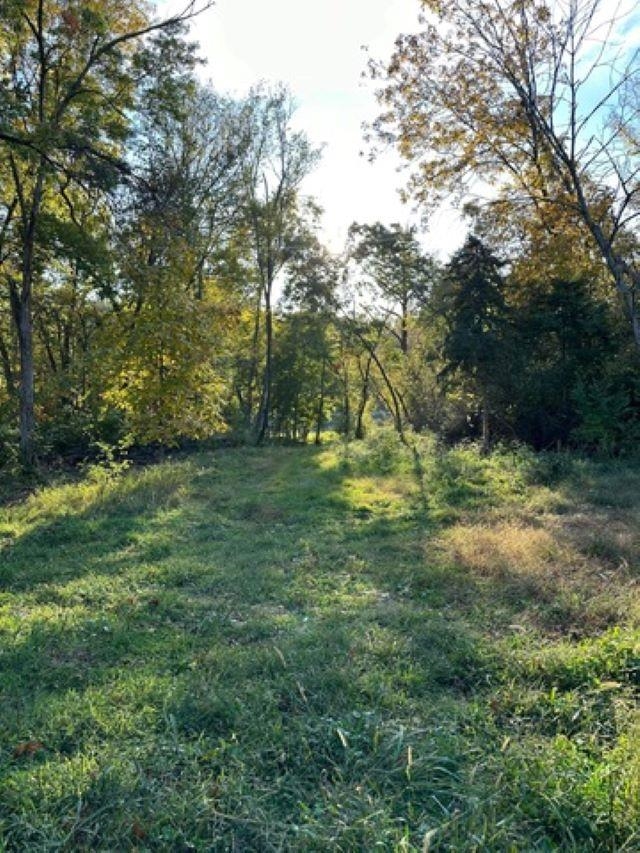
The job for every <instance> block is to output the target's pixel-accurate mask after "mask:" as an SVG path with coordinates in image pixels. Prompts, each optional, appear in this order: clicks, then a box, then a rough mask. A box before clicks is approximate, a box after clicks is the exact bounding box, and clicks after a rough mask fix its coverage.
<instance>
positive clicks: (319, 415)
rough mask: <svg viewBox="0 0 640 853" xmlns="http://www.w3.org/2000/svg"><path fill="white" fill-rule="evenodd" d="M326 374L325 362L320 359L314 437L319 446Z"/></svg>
mask: <svg viewBox="0 0 640 853" xmlns="http://www.w3.org/2000/svg"><path fill="white" fill-rule="evenodd" d="M326 372H327V361H326V359H324V358H323V359H322V370H321V372H320V399H319V400H318V412H317V416H316V437H315V440H314V444H316V445H320V432H321V430H322V421H323V420H324V382H325V375H326Z"/></svg>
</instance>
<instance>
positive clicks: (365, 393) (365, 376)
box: [355, 355, 372, 440]
mask: <svg viewBox="0 0 640 853" xmlns="http://www.w3.org/2000/svg"><path fill="white" fill-rule="evenodd" d="M371 361H372V358H371V355H369V358H368V359H367V365H366V367H365V369H364V371H362V373H361V378H362V393H361V395H360V403H359V405H358V412H357V414H356V431H355V437H356V438H357V439H358V440H362V439H363V438H364V423H363V419H364V413H365V409H366V408H367V402H368V401H369V375H370V373H371Z"/></svg>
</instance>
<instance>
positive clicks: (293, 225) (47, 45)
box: [0, 2, 639, 467]
mask: <svg viewBox="0 0 640 853" xmlns="http://www.w3.org/2000/svg"><path fill="white" fill-rule="evenodd" d="M465 5H466V4H461V8H465ZM526 5H527V4H524V6H525V7H526ZM572 5H575V4H572ZM583 5H584V4H578V6H579V7H582V6H583ZM27 6H29V4H27ZM587 7H589V4H587ZM127 9H128V11H127V14H126V15H123V14H122V7H121V4H119V3H108V2H102V3H98V2H96V3H90V4H81V6H78V7H77V8H76V7H75V6H74V4H72V3H70V4H53V3H51V4H48V3H34V4H33V10H30V7H29V9H27V8H24V4H23V3H11V2H8V3H5V5H4V14H3V16H2V21H1V24H2V41H1V44H2V74H3V79H4V81H5V82H4V86H3V94H2V105H1V106H2V125H1V126H0V143H1V147H0V168H1V169H2V175H3V181H2V197H1V199H0V212H1V224H0V264H1V265H0V271H1V278H2V290H1V291H0V299H1V302H0V362H1V366H2V371H1V373H0V377H1V378H0V382H1V384H0V429H1V432H0V452H1V456H2V460H3V464H4V466H5V467H10V466H12V465H15V464H17V463H18V462H19V463H21V464H22V465H23V466H27V467H29V466H33V464H34V463H35V462H36V460H40V461H41V462H43V463H45V464H46V463H56V462H61V461H71V462H78V461H81V460H83V459H86V458H95V456H96V454H98V455H99V454H100V453H101V452H103V451H101V450H100V448H104V447H110V448H116V449H120V450H122V449H125V448H131V447H146V446H176V445H180V444H184V442H185V441H189V440H194V439H208V438H212V437H217V438H223V437H226V438H227V439H228V440H230V441H233V442H246V443H258V444H259V443H261V442H264V441H267V440H271V439H288V440H293V441H297V440H301V441H305V440H307V439H309V437H311V436H315V437H316V438H317V440H319V437H320V435H321V433H322V432H323V430H326V429H331V430H333V431H334V432H337V433H339V434H342V435H348V436H354V437H356V438H358V437H360V438H361V437H362V436H363V435H364V433H365V431H366V429H367V427H368V425H370V424H371V423H372V422H375V421H376V420H378V421H389V422H392V423H393V424H394V425H395V427H396V429H397V430H398V431H400V432H402V431H403V430H405V429H408V430H412V431H414V432H421V431H425V430H428V431H429V432H432V433H435V434H436V435H438V436H439V437H440V438H442V439H443V440H444V441H446V442H455V441H459V440H462V439H466V438H473V439H475V438H480V439H481V440H482V442H483V443H484V445H485V447H488V446H489V445H490V443H491V442H494V441H499V440H506V441H516V442H523V443H526V444H529V445H531V446H532V447H534V448H536V449H551V448H556V449H560V448H566V447H573V448H579V449H581V450H585V451H587V452H602V453H605V454H616V455H620V454H629V453H632V452H633V451H634V449H635V447H636V442H637V437H638V423H639V421H638V414H639V413H638V405H639V390H638V379H637V374H638V371H637V358H638V354H637V349H638V342H637V341H635V342H634V334H633V329H635V330H636V332H637V331H638V328H637V327H638V320H637V316H636V313H635V312H636V307H635V299H634V294H635V286H636V285H635V282H636V277H635V276H636V273H635V272H634V266H633V264H634V261H635V258H636V257H637V253H638V246H637V233H636V231H635V229H634V225H635V223H636V222H637V216H638V210H637V195H636V193H637V189H638V186H637V175H636V172H637V156H636V153H637V145H638V137H637V133H636V131H637V127H638V125H637V120H636V119H637V103H636V102H634V98H636V99H637V88H634V86H635V82H636V76H634V75H633V74H632V73H631V71H633V70H634V69H631V71H630V70H629V69H626V68H625V69H622V70H621V71H620V74H621V75H622V76H621V78H620V79H619V80H618V79H616V80H615V81H614V83H613V89H612V92H610V93H609V94H608V96H603V97H602V100H603V103H602V104H600V105H599V106H600V110H599V112H601V113H602V115H599V114H598V110H597V109H596V108H592V107H591V102H590V101H587V105H588V108H589V111H590V112H592V113H593V115H591V116H587V117H582V115H580V116H579V117H578V118H576V117H574V118H573V119H572V122H573V125H572V126H573V129H574V131H575V134H574V135H575V139H573V140H571V134H568V133H567V128H566V127H565V124H566V122H564V121H562V115H561V114H562V112H563V109H564V105H565V104H566V103H569V102H571V94H572V93H573V94H574V95H575V98H574V100H576V98H577V97H578V96H579V95H580V94H581V93H582V90H583V89H584V87H585V79H586V74H587V72H586V71H585V70H584V69H583V68H578V70H576V69H574V73H575V75H578V76H576V77H575V78H574V80H571V79H567V80H565V79H564V77H562V76H561V75H558V81H557V83H554V89H553V91H551V93H550V95H549V96H545V97H544V98H543V96H542V94H538V95H537V101H536V102H535V103H532V105H531V108H532V110H533V112H532V113H531V116H528V115H526V114H525V115H523V110H526V109H527V100H526V98H527V97H531V98H534V97H535V95H534V94H531V95H530V96H528V95H526V93H523V94H522V98H524V101H523V102H522V103H518V102H517V98H516V99H514V98H513V96H512V94H511V93H510V92H508V91H506V89H505V85H504V84H503V81H499V80H497V79H496V77H495V75H493V76H492V81H491V82H489V81H488V80H485V79H479V78H478V79H476V82H475V85H476V91H469V90H468V87H469V83H468V80H469V77H468V76H467V75H465V71H464V68H459V69H458V70H457V72H456V74H455V75H452V74H450V73H449V70H445V69H444V68H443V69H439V71H438V73H439V74H440V78H438V77H437V75H436V73H435V71H433V73H432V70H431V69H429V67H428V62H429V61H430V60H429V58H428V57H427V56H426V55H425V45H424V44H422V43H420V42H417V41H412V40H411V39H409V40H408V41H407V42H406V43H403V42H398V44H397V48H396V51H397V52H396V55H395V56H394V58H393V59H392V61H391V63H390V65H389V66H388V68H383V67H376V66H374V65H372V68H371V73H372V75H373V76H374V77H377V78H378V81H379V87H380V88H379V98H380V101H381V104H382V106H383V107H384V108H385V111H384V112H383V113H382V115H381V117H380V119H379V121H378V123H377V125H376V127H374V128H372V129H371V132H372V133H375V134H377V137H378V138H379V139H380V140H383V139H385V138H391V137H392V138H394V139H395V141H396V142H397V143H398V144H399V145H401V146H404V148H403V150H405V151H406V152H407V156H408V157H409V158H411V162H412V163H413V165H414V166H415V173H414V176H413V181H414V188H415V191H416V193H417V194H418V197H419V198H420V199H421V201H422V202H423V204H424V206H425V210H427V211H428V209H429V205H430V204H433V203H434V201H435V200H436V199H437V198H438V197H439V195H441V194H442V193H443V192H444V191H446V190H447V189H448V190H450V191H454V190H455V191H457V192H459V193H460V192H461V190H462V186H463V184H464V182H465V180H469V179H470V177H471V176H472V175H473V174H475V175H476V176H477V175H478V174H480V173H481V171H482V173H483V174H484V178H483V179H484V180H487V179H488V177H487V176H488V175H489V174H490V173H491V170H493V171H494V173H495V174H496V175H497V174H498V173H499V171H500V170H502V171H504V169H505V168H506V167H508V169H509V170H510V171H511V173H512V175H513V176H515V178H514V180H511V181H508V180H506V179H504V178H503V179H502V182H501V184H500V190H499V191H498V192H497V193H496V194H495V196H494V198H493V199H492V200H491V202H490V203H488V204H486V205H482V206H481V205H478V204H475V203H474V202H473V201H468V202H467V203H466V206H465V208H464V210H465V216H466V220H465V221H466V223H467V225H468V238H467V240H466V242H465V243H464V245H463V246H462V247H461V248H460V249H459V250H458V251H457V252H456V253H455V254H454V256H453V257H451V258H450V259H449V260H448V261H446V262H443V261H442V260H437V259H436V258H437V251H436V250H437V247H436V246H434V247H432V251H428V250H427V249H425V246H424V241H423V240H422V241H421V239H420V234H419V233H417V231H416V228H415V227H414V226H412V227H409V226H402V225H399V224H398V223H387V224H383V223H380V222H363V223H354V224H353V226H352V228H351V229H350V232H349V239H348V241H347V245H346V246H345V249H344V251H343V252H341V253H339V254H335V253H333V254H332V253H331V252H330V251H329V250H328V249H327V248H325V247H324V246H323V244H322V233H321V230H320V227H319V217H320V214H321V211H320V209H319V207H318V204H317V203H316V202H315V201H314V199H313V198H310V197H308V196H306V195H304V193H303V183H304V179H305V177H306V176H307V175H308V174H309V173H310V172H311V171H312V170H313V168H314V166H315V165H316V163H317V161H318V158H320V157H321V156H322V154H321V151H320V150H317V149H315V148H314V146H313V145H312V143H311V142H310V141H309V139H308V138H307V136H306V135H305V133H304V132H303V131H301V130H299V129H296V126H295V121H294V120H295V104H294V101H293V98H292V96H291V94H290V93H289V92H288V90H287V89H286V87H285V86H267V85H266V84H262V85H257V86H256V87H255V88H254V89H253V90H252V91H251V92H250V93H249V94H248V95H247V96H246V97H244V98H242V99H233V98H230V97H228V96H225V95H222V94H220V93H218V92H216V91H215V89H214V88H213V86H212V85H211V84H206V83H203V82H201V80H202V76H201V74H200V73H199V72H200V70H201V69H200V68H199V65H200V64H201V62H200V60H199V59H198V54H197V47H196V45H195V44H194V43H193V42H192V41H190V40H189V35H188V26H187V25H188V23H189V20H190V18H191V17H192V16H194V15H196V13H197V12H198V11H199V10H198V9H197V8H195V7H189V8H188V9H187V10H186V12H184V13H183V14H180V15H178V16H176V17H175V18H173V19H167V20H166V21H162V22H160V24H158V23H153V22H152V20H151V19H150V18H148V17H145V13H144V10H143V9H142V7H141V9H137V8H136V7H135V5H130V6H127ZM586 11H588V8H587V10H586ZM586 11H585V12H583V13H582V14H583V15H584V14H586ZM447 14H448V15H449V14H450V15H451V16H454V17H455V14H457V13H455V11H454V10H452V11H451V12H450V13H447ZM523 14H524V13H523ZM589 23H590V22H589V21H588V20H582V19H581V18H576V20H571V21H569V23H568V24H567V26H568V27H569V28H570V29H571V32H572V38H573V39H574V40H579V39H580V38H582V39H584V38H585V34H586V32H587V31H588V28H589ZM499 25H500V21H497V22H496V26H497V27H498V26H499ZM536 25H537V27H538V31H536V32H535V33H534V32H531V33H529V36H528V38H530V40H531V41H530V43H524V44H523V45H522V46H518V42H517V41H514V39H516V36H517V33H512V32H509V31H506V32H504V33H502V34H501V38H503V39H504V42H500V43H498V42H497V43H496V44H495V45H494V44H493V43H491V44H487V45H483V44H479V45H477V49H478V51H482V50H485V51H487V52H488V53H491V52H493V53H496V56H495V57H493V56H492V55H490V56H489V59H495V61H496V63H499V62H500V61H501V58H500V56H498V55H497V54H498V53H502V54H504V58H505V60H509V61H513V62H516V60H518V53H517V50H520V51H521V52H524V54H527V53H530V54H531V55H532V57H533V56H535V58H536V60H537V59H538V56H537V52H538V51H539V50H541V49H542V48H541V46H540V45H539V44H538V42H540V44H542V42H543V41H544V39H545V38H550V37H551V36H553V37H554V38H558V39H559V38H560V36H561V35H562V34H561V33H559V34H558V33H555V32H554V31H551V29H550V24H547V22H546V21H545V20H540V21H537V24H536ZM547 30H549V32H547ZM550 34H551V35H550ZM427 38H429V39H430V38H435V36H434V35H433V33H429V32H427V33H426V34H425V39H427ZM510 40H511V41H510ZM552 47H553V45H552V44H551V43H550V44H549V46H548V47H547V50H548V52H549V58H548V59H547V58H546V57H543V58H542V59H541V60H540V61H541V62H548V61H552V60H553V58H554V55H555V54H554V52H553V50H552ZM574 48H575V49H576V50H577V49H578V48H577V47H576V46H574ZM443 49H444V48H443ZM566 50H567V51H568V48H566ZM567 56H569V54H567ZM567 56H560V57H559V58H558V59H557V62H558V63H562V62H564V61H565V60H566V59H567ZM452 57H454V58H452V59H451V62H452V63H456V62H459V60H458V59H456V58H455V55H454V54H452ZM625 59H626V57H625ZM468 61H470V62H471V61H476V60H475V59H471V58H470V59H469V60H468ZM600 61H601V62H602V60H600ZM611 61H612V62H613V61H614V60H613V59H612V60H611ZM487 68H489V66H488V65H487ZM547 70H548V69H543V70H541V71H539V72H538V73H539V74H540V76H541V78H542V82H543V83H544V82H548V81H547V78H546V77H544V75H545V73H546V71H547ZM588 70H589V69H587V71H588ZM616 70H617V68H612V69H611V72H612V73H613V72H614V71H616ZM504 73H505V74H506V75H507V82H508V78H509V74H510V73H511V71H510V70H509V69H506V70H505V72H504ZM487 74H489V71H487ZM583 78H584V79H583ZM426 79H428V80H430V81H431V82H430V84H429V85H430V86H431V87H432V91H430V90H428V91H424V89H423V87H424V80H426ZM452 80H456V81H457V82H456V83H455V84H453V83H452V82H451V81H452ZM463 81H464V83H463ZM513 82H514V86H516V91H518V89H517V86H518V85H520V81H518V80H515V81H513ZM490 85H491V86H493V87H494V88H495V87H496V86H497V87H499V89H500V96H499V98H498V97H497V96H496V99H495V101H494V109H493V111H488V110H487V108H486V102H484V101H483V100H481V98H484V95H482V93H483V91H484V90H485V89H486V88H487V87H489V86H490ZM503 90H504V91H503ZM597 94H598V95H599V94H600V93H599V92H597ZM549 98H551V99H555V103H554V101H553V100H551V101H549V102H548V99H549ZM447 99H448V100H447ZM456 105H464V109H465V110H466V111H467V115H465V116H461V117H460V121H459V126H456V125H455V124H453V122H450V121H448V120H447V115H448V114H449V113H451V114H456V113H455V110H456ZM554 109H555V111H556V113H558V114H559V115H560V118H556V125H554V124H553V122H550V121H549V116H551V117H552V116H553V114H554V113H553V110H554ZM509 111H511V115H509ZM536 111H537V112H536ZM547 113H548V115H547ZM587 119H588V122H587ZM599 121H601V122H602V126H600V125H599V124H598V122H599ZM498 122H499V123H500V129H499V130H498V128H497V127H496V123H498ZM585 122H587V125H588V133H589V134H591V138H590V139H587V140H586V141H584V142H583V139H582V136H583V135H585V134H586V133H587V130H585V127H586V126H587V125H585ZM539 123H542V124H544V128H547V130H546V131H545V129H544V128H543V129H542V130H540V128H539V127H538V124H539ZM580 123H581V124H582V125H584V126H585V127H583V128H582V129H580V127H579V126H578V124H580ZM547 125H548V127H547ZM414 126H418V127H420V126H423V127H424V128H425V133H424V134H421V133H419V132H418V133H413V132H411V128H412V127H414ZM426 129H428V133H427V132H426ZM569 129H571V128H569ZM544 132H547V133H548V135H549V139H545V138H544V135H543V134H544ZM498 133H500V136H498ZM405 137H406V138H405ZM423 137H424V138H423ZM605 137H606V138H605ZM427 144H428V145H429V146H430V151H429V152H427V151H426V149H425V146H426V145H427ZM554 145H556V148H557V146H558V145H559V146H560V150H556V148H554ZM580 145H583V146H584V150H581V151H580V152H579V153H580V158H578V152H577V146H580ZM592 149H593V150H592ZM572 152H573V153H572ZM634 156H635V159H634ZM572 157H573V160H572V159H571V158H572ZM585 160H586V161H587V165H586V166H584V167H583V166H582V161H585ZM474 161H475V162H474ZM601 161H604V166H603V163H602V162H601ZM505 164H506V167H505ZM578 164H580V168H579V169H578V168H577V165H578ZM605 167H606V168H605ZM572 176H573V177H572ZM612 176H613V178H614V180H612V179H611V178H612ZM476 180H477V178H476ZM572 181H573V183H572ZM456 186H457V190H456V189H455V188H456ZM594 235H595V236H594ZM636 337H637V335H636Z"/></svg>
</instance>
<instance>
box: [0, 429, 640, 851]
mask: <svg viewBox="0 0 640 853" xmlns="http://www.w3.org/2000/svg"><path fill="white" fill-rule="evenodd" d="M418 463H419V465H418V472H417V473H418V475H419V476H416V470H415V469H416V459H415V458H413V457H412V455H411V454H410V453H409V452H408V451H406V450H404V449H403V448H402V447H401V446H399V445H398V444H397V443H396V442H395V440H394V439H393V438H392V437H390V436H388V435H384V434H383V435H378V436H376V437H375V438H374V439H373V440H372V441H371V442H370V443H367V444H365V445H351V446H350V447H349V448H348V449H346V450H345V449H344V448H341V447H340V446H339V445H335V446H331V447H329V448H326V449H319V450H316V449H311V448H304V449H303V448H298V449H296V448H271V449H268V450H250V449H239V450H228V451H221V452H217V453H215V454H201V455H193V456H191V457H188V458H182V459H177V460H174V461H167V462H164V463H162V464H158V465H155V466H150V467H148V468H146V469H141V470H135V471H134V470H130V471H128V472H121V473H119V474H118V475H117V476H116V473H115V472H109V471H105V470H102V469H97V468H96V469H93V470H92V471H89V472H88V475H87V476H86V477H85V478H84V479H82V480H81V481H80V482H75V483H68V484H59V485H56V486H50V487H47V488H42V489H41V490H39V491H38V492H37V493H35V494H32V495H31V496H29V497H25V496H22V497H21V498H20V499H19V500H17V501H15V502H14V503H6V504H5V505H4V508H0V632H1V641H0V642H1V645H0V848H2V845H4V849H6V850H16V851H23V850H34V851H40V850H42V851H45V850H109V851H113V850H138V851H147V850H149V851H156V850H177V851H189V850H197V851H205V850H206V851H209V850H230V851H241V850H242V851H244V850H251V851H253V850H256V851H277V850H296V851H297V850H304V851H307V850H308V851H326V850H344V851H351V850H367V851H368V850H376V849H379V850H397V851H412V850H415V851H424V850H432V851H434V850H437V851H440V850H441V851H445V850H450V851H480V850H496V851H520V850H544V851H551V850H576V851H588V850H602V851H614V850H615V851H623V850H626V851H632V850H638V849H640V747H639V744H640V714H639V713H638V706H637V697H638V688H639V686H640V630H639V625H640V605H639V596H638V578H639V577H640V571H639V565H640V533H639V531H640V526H639V524H638V521H639V520H640V468H639V467H638V466H636V467H634V466H632V465H623V464H622V463H608V464H605V463H594V462H591V463H589V462H584V461H580V460H571V459H569V458H564V457H556V458H554V457H551V456H550V457H539V458H535V457H533V456H531V455H528V454H526V453H523V452H519V453H510V452H506V451H505V452H502V453H496V454H494V455H493V456H492V457H490V458H488V459H483V458H481V457H480V456H479V455H478V454H477V453H476V452H475V451H474V450H473V449H472V448H466V449H465V448H462V449H458V450H452V451H448V452H441V451H438V450H437V449H435V448H433V447H428V446H427V445H426V444H425V446H424V447H423V448H422V454H421V457H420V458H419V459H418Z"/></svg>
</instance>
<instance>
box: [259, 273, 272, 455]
mask: <svg viewBox="0 0 640 853" xmlns="http://www.w3.org/2000/svg"><path fill="white" fill-rule="evenodd" d="M264 301H265V310H264V324H265V338H266V350H265V365H264V375H263V378H262V398H261V400H260V409H259V411H258V423H257V434H256V444H262V442H263V441H264V440H265V438H266V437H267V434H268V432H269V409H270V408H271V382H272V371H273V311H272V308H271V285H268V286H267V287H266V288H265V298H264Z"/></svg>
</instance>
